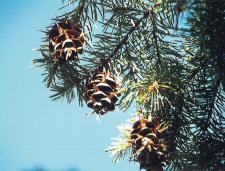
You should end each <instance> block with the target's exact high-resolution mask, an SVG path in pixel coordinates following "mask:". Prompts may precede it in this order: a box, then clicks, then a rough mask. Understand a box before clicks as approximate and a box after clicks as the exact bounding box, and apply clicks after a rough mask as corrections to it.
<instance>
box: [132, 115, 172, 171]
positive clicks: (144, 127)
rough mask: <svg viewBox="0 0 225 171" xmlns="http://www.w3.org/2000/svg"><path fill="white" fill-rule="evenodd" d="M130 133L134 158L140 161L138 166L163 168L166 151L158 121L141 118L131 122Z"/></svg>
mask: <svg viewBox="0 0 225 171" xmlns="http://www.w3.org/2000/svg"><path fill="white" fill-rule="evenodd" d="M130 135H131V143H132V149H133V153H134V156H135V159H134V160H135V161H138V162H139V163H140V168H141V169H153V168H154V169H156V170H163V166H165V165H166V164H167V162H168V160H167V158H168V157H167V154H168V153H167V149H166V145H165V143H164V140H163V133H162V131H161V130H160V123H159V121H158V120H157V119H156V118H153V119H152V118H151V119H145V118H141V119H139V120H138V121H136V122H135V123H134V124H133V130H132V131H131V134H130Z"/></svg>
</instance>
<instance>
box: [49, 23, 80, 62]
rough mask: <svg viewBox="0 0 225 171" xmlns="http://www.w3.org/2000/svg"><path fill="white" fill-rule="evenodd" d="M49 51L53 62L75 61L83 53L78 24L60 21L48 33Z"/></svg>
mask: <svg viewBox="0 0 225 171" xmlns="http://www.w3.org/2000/svg"><path fill="white" fill-rule="evenodd" d="M48 39H49V51H50V52H52V53H53V54H54V60H55V61H59V60H64V61H65V60H74V59H75V60H77V59H78V54H82V53H83V44H84V33H83V31H82V29H81V28H80V26H79V25H78V24H75V23H74V22H73V21H70V20H62V21H60V22H59V23H57V24H55V25H54V26H53V27H52V28H51V30H50V31H49V32H48Z"/></svg>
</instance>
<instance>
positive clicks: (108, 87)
mask: <svg viewBox="0 0 225 171" xmlns="http://www.w3.org/2000/svg"><path fill="white" fill-rule="evenodd" d="M118 89H119V84H118V82H117V81H116V79H115V77H114V76H112V75H111V74H110V73H109V71H106V69H105V68H104V67H99V68H98V69H96V71H95V72H94V73H93V75H92V77H91V78H90V79H89V80H88V81H87V84H86V88H85V90H86V91H85V100H86V102H87V105H88V107H90V108H92V109H94V110H95V112H96V113H97V114H100V115H103V114H105V113H107V112H108V111H113V110H115V103H116V101H117V100H118V97H117V96H119V92H118Z"/></svg>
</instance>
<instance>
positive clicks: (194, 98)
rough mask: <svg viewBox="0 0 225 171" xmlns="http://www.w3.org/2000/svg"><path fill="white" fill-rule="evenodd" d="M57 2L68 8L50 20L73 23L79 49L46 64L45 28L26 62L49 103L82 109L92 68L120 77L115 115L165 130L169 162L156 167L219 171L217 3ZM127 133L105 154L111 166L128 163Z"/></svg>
mask: <svg viewBox="0 0 225 171" xmlns="http://www.w3.org/2000/svg"><path fill="white" fill-rule="evenodd" d="M63 3H64V6H63V8H68V7H69V6H70V7H71V8H74V9H73V10H72V11H69V12H68V13H66V14H64V15H62V16H59V17H57V18H56V19H55V20H54V22H58V21H61V20H63V19H67V20H72V21H73V22H74V23H77V24H79V25H80V26H81V28H83V30H84V33H85V45H84V52H83V54H82V55H79V60H66V61H58V62H54V61H53V58H54V56H53V54H52V52H51V51H49V38H48V34H49V30H50V29H51V27H52V26H50V27H47V30H46V31H44V33H45V34H46V36H47V37H45V38H44V43H43V45H41V48H40V49H39V51H40V52H41V54H42V58H40V59H35V60H33V62H34V63H35V64H37V66H40V67H43V68H44V69H45V70H44V73H43V74H44V75H45V78H44V81H43V82H44V83H45V84H46V86H47V87H48V88H50V90H52V91H54V92H55V93H54V94H53V95H52V96H51V98H52V99H53V100H59V99H62V98H66V99H67V101H68V102H71V101H72V100H74V99H75V100H78V101H79V102H80V104H81V105H82V104H83V102H84V101H85V91H86V90H85V85H86V83H87V80H90V78H91V77H92V73H93V72H94V71H95V70H96V68H98V67H106V68H107V70H108V71H110V72H111V73H112V74H113V75H114V76H117V77H118V78H121V80H120V81H121V92H120V93H121V97H120V98H119V102H118V105H119V108H120V109H121V110H124V111H125V110H127V109H128V108H129V107H135V108H136V111H137V112H136V113H135V114H134V115H137V116H139V117H140V116H143V115H144V116H146V117H147V118H148V117H154V118H158V120H159V121H160V122H161V123H164V124H165V125H166V128H167V129H165V130H164V132H166V135H164V136H163V138H164V139H165V140H166V142H167V147H168V148H167V149H168V154H169V155H168V156H169V158H168V159H169V162H168V163H167V166H166V167H164V168H163V169H167V170H174V171H176V170H178V171H180V170H202V171H203V170H218V171H219V170H225V117H224V114H225V1H224V0H190V1H187V0H146V1H144V0H68V1H66V0H65V1H63ZM95 27H98V29H96V28H95ZM101 81H102V82H103V81H104V80H101ZM109 96H110V95H109ZM134 122H135V121H134V120H133V121H131V123H132V124H133V123H134ZM132 129H134V128H132V126H128V127H127V126H124V125H123V126H122V127H120V132H121V138H120V139H118V140H117V141H116V142H114V143H113V144H112V146H111V147H109V148H108V149H107V151H110V152H112V153H113V154H114V155H115V160H117V159H123V158H124V157H125V156H126V155H127V156H128V157H130V159H131V160H133V159H134V158H133V155H134V154H132V144H131V143H130V141H131V137H130V132H132ZM135 129H136V128H135ZM138 129H139V128H138ZM149 129H150V128H149ZM150 130H151V129H150ZM146 136H147V135H146ZM134 160H135V159H134ZM145 169H146V170H148V171H150V170H157V169H158V170H160V169H162V168H145Z"/></svg>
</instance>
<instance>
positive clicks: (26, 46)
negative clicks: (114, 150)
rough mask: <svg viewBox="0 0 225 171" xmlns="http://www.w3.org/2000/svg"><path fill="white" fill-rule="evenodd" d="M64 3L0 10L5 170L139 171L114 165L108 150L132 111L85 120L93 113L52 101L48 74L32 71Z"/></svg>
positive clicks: (14, 4)
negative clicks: (44, 31) (46, 83)
mask: <svg viewBox="0 0 225 171" xmlns="http://www.w3.org/2000/svg"><path fill="white" fill-rule="evenodd" d="M61 5H62V4H61V0H32V1H31V0H18V1H2V2H1V6H0V26H1V28H0V47H1V48H0V50H1V54H0V56H1V57H0V64H1V67H0V77H1V78H2V81H1V84H0V91H1V98H0V104H1V105H0V106H1V111H0V171H22V170H24V169H25V170H27V169H31V168H34V167H39V166H41V167H44V168H46V169H48V170H50V171H53V170H54V171H60V170H65V169H69V168H78V169H79V170H80V171H103V170H104V171H105V170H107V171H115V170H119V171H126V170H129V171H137V170H138V166H137V165H134V164H133V163H129V162H128V161H124V162H120V163H119V164H117V165H114V164H112V162H111V159H112V158H111V157H110V156H109V154H107V153H105V152H104V149H105V148H106V147H107V146H108V145H109V144H110V143H111V140H110V137H115V136H117V134H118V131H117V129H116V126H117V125H119V124H120V123H121V122H124V121H125V120H126V119H127V118H129V112H126V113H122V112H112V113H109V114H107V115H106V116H104V117H102V118H101V124H98V123H97V122H96V120H95V116H84V114H85V113H87V112H88V111H89V110H88V109H87V108H86V107H83V108H82V107H79V106H78V103H76V101H74V102H72V103H71V104H69V105H68V104H66V103H65V102H52V101H51V100H50V99H49V98H48V97H49V95H51V92H49V91H48V90H47V89H46V88H45V87H44V85H43V84H42V76H41V73H42V70H41V69H40V68H32V64H31V60H32V59H33V58H36V57H38V56H39V55H40V54H39V53H38V52H35V51H32V49H34V48H38V47H39V45H40V43H41V36H42V33H41V32H38V31H37V30H41V29H43V28H44V27H45V26H47V25H48V24H50V23H51V18H53V17H54V16H55V15H57V14H59V13H60V11H58V10H57V9H59V8H60V7H61Z"/></svg>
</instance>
